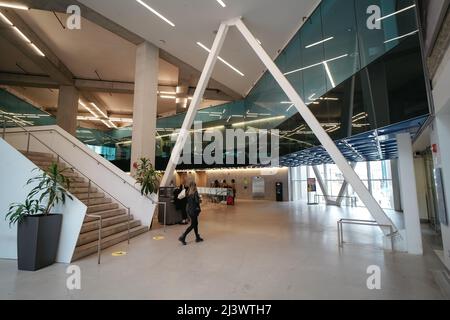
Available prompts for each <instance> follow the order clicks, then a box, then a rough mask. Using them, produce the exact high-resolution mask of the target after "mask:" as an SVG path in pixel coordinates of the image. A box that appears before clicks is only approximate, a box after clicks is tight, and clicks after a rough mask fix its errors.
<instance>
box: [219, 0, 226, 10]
mask: <svg viewBox="0 0 450 320" xmlns="http://www.w3.org/2000/svg"><path fill="white" fill-rule="evenodd" d="M216 1H217V2H218V3H219V4H220V5H221V6H222V7H223V8H225V7H226V6H227V5H226V4H225V2H223V1H222V0H216Z"/></svg>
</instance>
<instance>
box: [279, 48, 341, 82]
mask: <svg viewBox="0 0 450 320" xmlns="http://www.w3.org/2000/svg"><path fill="white" fill-rule="evenodd" d="M345 57H348V53H346V54H343V55H341V56H339V57H335V58H332V59H328V60H325V61H322V62H318V63H315V64H312V65H310V66H307V67H303V68H300V69H296V70H292V71H289V72H286V73H285V74H284V75H285V76H287V75H290V74H293V73H296V72H299V71H303V70H306V69H310V68H313V67H317V66H320V65H321V64H324V63H325V62H326V63H328V62H332V61H335V60H338V59H342V58H345Z"/></svg>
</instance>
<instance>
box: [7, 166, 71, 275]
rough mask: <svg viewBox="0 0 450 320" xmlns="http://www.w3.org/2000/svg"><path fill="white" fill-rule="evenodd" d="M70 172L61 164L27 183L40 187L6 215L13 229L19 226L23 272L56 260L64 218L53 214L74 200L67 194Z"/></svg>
mask: <svg viewBox="0 0 450 320" xmlns="http://www.w3.org/2000/svg"><path fill="white" fill-rule="evenodd" d="M34 170H37V169H34ZM34 170H33V171H34ZM67 171H73V170H72V169H70V168H65V169H61V168H60V166H59V165H58V163H52V164H51V165H50V166H49V168H48V170H47V172H42V173H40V174H39V175H37V176H36V177H33V178H31V179H30V180H28V181H27V185H30V184H33V185H34V184H36V186H35V187H34V188H33V189H32V190H31V191H30V193H29V194H28V196H27V197H26V199H25V202H24V203H13V204H12V205H11V206H10V208H9V211H8V213H7V214H6V219H7V220H8V219H9V225H10V227H11V226H13V225H14V224H17V258H18V268H19V270H26V271H36V270H39V269H42V268H44V267H46V266H49V265H51V264H53V263H54V262H55V260H56V254H57V251H58V244H59V236H60V233H61V225H62V214H56V213H51V211H52V209H53V208H54V207H55V206H56V205H57V204H64V203H65V202H66V200H67V198H69V199H72V197H71V196H70V194H69V193H68V191H67V190H68V189H69V186H70V182H69V179H68V178H67V177H66V176H64V173H66V172H67Z"/></svg>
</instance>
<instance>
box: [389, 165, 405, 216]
mask: <svg viewBox="0 0 450 320" xmlns="http://www.w3.org/2000/svg"><path fill="white" fill-rule="evenodd" d="M391 174H392V190H393V192H394V209H395V211H398V212H400V211H403V209H402V197H401V193H400V179H399V177H398V164H397V160H392V161H391Z"/></svg>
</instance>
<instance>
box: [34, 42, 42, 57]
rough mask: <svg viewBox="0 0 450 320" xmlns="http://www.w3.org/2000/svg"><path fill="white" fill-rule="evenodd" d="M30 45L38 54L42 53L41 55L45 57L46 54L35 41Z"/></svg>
mask: <svg viewBox="0 0 450 320" xmlns="http://www.w3.org/2000/svg"><path fill="white" fill-rule="evenodd" d="M30 45H31V47H32V48H33V49H34V51H36V53H37V54H38V55H40V56H41V57H45V54H44V53H43V52H42V51H41V50H40V49H39V48H38V47H37V46H36V45H35V44H34V43H32V44H30Z"/></svg>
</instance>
